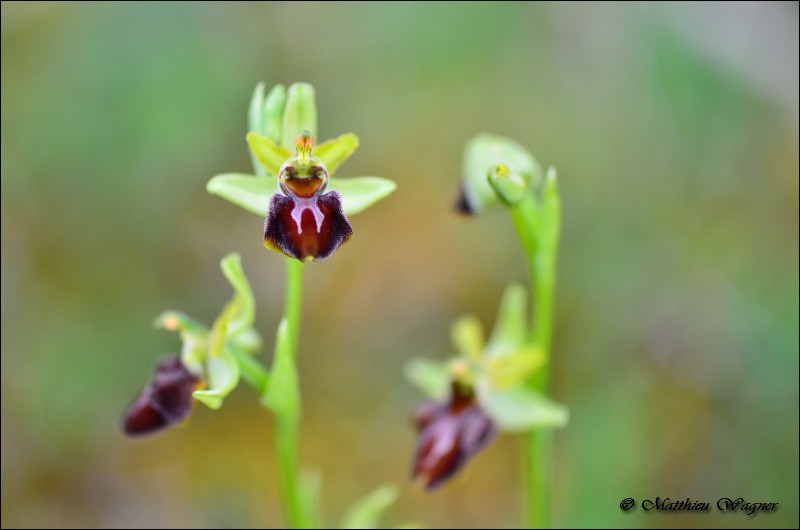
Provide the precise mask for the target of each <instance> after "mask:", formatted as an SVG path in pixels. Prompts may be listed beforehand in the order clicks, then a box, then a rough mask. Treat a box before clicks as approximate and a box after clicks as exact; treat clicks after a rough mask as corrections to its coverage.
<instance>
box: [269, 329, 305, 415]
mask: <svg viewBox="0 0 800 530" xmlns="http://www.w3.org/2000/svg"><path fill="white" fill-rule="evenodd" d="M290 340H291V339H290V337H289V330H288V323H287V320H286V318H284V319H282V320H281V323H280V324H279V325H278V332H277V334H276V336H275V358H274V359H273V360H272V369H271V370H270V373H271V375H270V382H269V386H268V387H267V392H266V393H265V394H264V395H263V396H262V401H263V403H264V405H266V406H267V407H268V408H269V409H270V410H271V411H272V412H273V413H274V414H275V415H276V416H279V417H281V418H285V419H297V418H298V417H299V415H300V390H299V387H298V382H297V367H296V366H295V363H294V359H293V358H292V350H291V345H290Z"/></svg>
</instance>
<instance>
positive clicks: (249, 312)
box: [220, 252, 255, 338]
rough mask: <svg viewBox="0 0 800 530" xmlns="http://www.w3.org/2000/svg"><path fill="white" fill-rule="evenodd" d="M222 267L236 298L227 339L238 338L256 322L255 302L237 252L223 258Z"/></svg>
mask: <svg viewBox="0 0 800 530" xmlns="http://www.w3.org/2000/svg"><path fill="white" fill-rule="evenodd" d="M220 267H221V268H222V273H223V274H224V275H225V278H227V279H228V282H230V284H231V286H232V287H233V290H234V293H235V294H234V297H233V300H232V301H231V303H233V304H234V306H235V309H234V310H233V311H232V314H231V316H230V320H229V321H228V323H227V331H226V333H227V337H228V338H231V337H236V336H237V335H239V334H241V333H243V332H244V331H246V330H247V329H248V328H250V326H252V325H253V321H254V320H255V300H254V299H253V291H252V289H251V288H250V282H248V281H247V276H245V274H244V270H242V258H241V256H240V255H239V254H237V253H236V252H232V253H230V254H228V255H227V256H225V257H224V258H222V261H220Z"/></svg>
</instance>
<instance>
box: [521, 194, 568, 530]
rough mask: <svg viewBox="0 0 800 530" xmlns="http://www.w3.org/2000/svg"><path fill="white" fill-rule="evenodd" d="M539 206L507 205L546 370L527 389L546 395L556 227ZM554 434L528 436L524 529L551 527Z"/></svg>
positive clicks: (530, 202) (534, 340) (529, 201)
mask: <svg viewBox="0 0 800 530" xmlns="http://www.w3.org/2000/svg"><path fill="white" fill-rule="evenodd" d="M542 206H543V205H542V203H541V202H539V201H537V200H536V198H535V197H533V196H528V197H526V198H525V199H523V200H522V202H520V203H519V204H517V205H515V206H513V207H511V218H512V221H513V222H514V227H515V228H516V230H517V234H518V236H519V239H520V241H521V243H522V246H523V248H524V250H525V254H526V256H527V257H528V266H529V272H530V276H531V289H532V291H533V293H532V296H531V315H530V316H531V326H530V335H529V342H530V343H531V344H534V345H536V346H538V347H539V348H541V350H542V352H543V353H544V366H543V367H542V369H541V370H539V371H537V372H536V373H535V374H534V376H533V377H532V379H531V381H530V384H531V387H532V388H533V389H534V390H536V391H537V392H538V393H540V394H543V395H546V394H547V383H548V377H549V368H550V351H551V342H552V336H553V307H554V293H555V262H556V253H557V239H558V236H557V234H558V228H557V225H556V226H555V227H547V228H551V229H554V231H550V232H549V233H547V236H549V237H542V235H543V234H545V231H544V228H545V227H543V223H548V222H549V223H552V222H556V223H557V220H556V221H554V220H553V219H552V218H548V216H547V215H544V213H543V210H542ZM551 441H552V430H551V429H537V430H534V431H531V432H529V433H528V434H527V435H526V439H525V448H524V450H523V506H524V510H525V514H524V517H525V526H526V527H527V528H547V527H548V526H549V515H550V514H549V507H550V499H549V476H550V470H549V462H550V452H551V445H552V444H551Z"/></svg>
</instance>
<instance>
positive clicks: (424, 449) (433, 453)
mask: <svg viewBox="0 0 800 530" xmlns="http://www.w3.org/2000/svg"><path fill="white" fill-rule="evenodd" d="M414 423H415V426H416V428H417V431H418V439H417V449H416V455H415V457H414V469H413V473H412V475H413V477H414V478H420V479H421V480H422V481H423V483H424V484H425V488H426V489H428V490H431V489H434V488H436V487H438V486H440V485H441V484H442V483H443V482H444V481H446V480H447V479H449V478H450V477H452V476H453V475H454V474H455V473H456V472H457V471H458V470H459V469H461V468H462V467H463V466H464V464H466V463H467V461H468V460H469V459H470V458H471V457H472V456H474V455H475V454H476V453H478V452H479V451H480V450H481V449H483V448H484V447H486V445H488V444H489V442H491V441H492V440H493V439H494V437H495V435H496V434H497V429H496V428H495V426H494V423H493V422H492V420H491V419H490V418H489V416H487V415H486V414H485V413H484V412H483V410H481V408H480V406H479V405H478V401H477V399H476V397H475V392H474V391H473V389H472V388H471V387H469V386H466V385H463V384H461V383H458V382H453V384H452V392H451V397H450V401H449V402H447V403H439V402H434V401H428V402H425V403H422V404H421V405H420V406H419V407H417V410H416V412H415V414H414Z"/></svg>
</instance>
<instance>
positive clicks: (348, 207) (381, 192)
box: [328, 177, 397, 215]
mask: <svg viewBox="0 0 800 530" xmlns="http://www.w3.org/2000/svg"><path fill="white" fill-rule="evenodd" d="M328 189H329V190H335V191H338V192H339V193H341V194H342V209H343V210H344V213H345V215H355V214H357V213H360V212H363V211H364V210H366V209H367V208H369V207H370V206H372V205H373V204H375V203H376V202H378V201H379V200H381V199H384V198H386V197H388V196H389V195H391V193H392V192H393V191H394V190H396V189H397V184H395V183H394V182H393V181H391V180H389V179H385V178H381V177H353V178H346V179H337V178H331V180H330V183H329V184H328Z"/></svg>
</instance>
